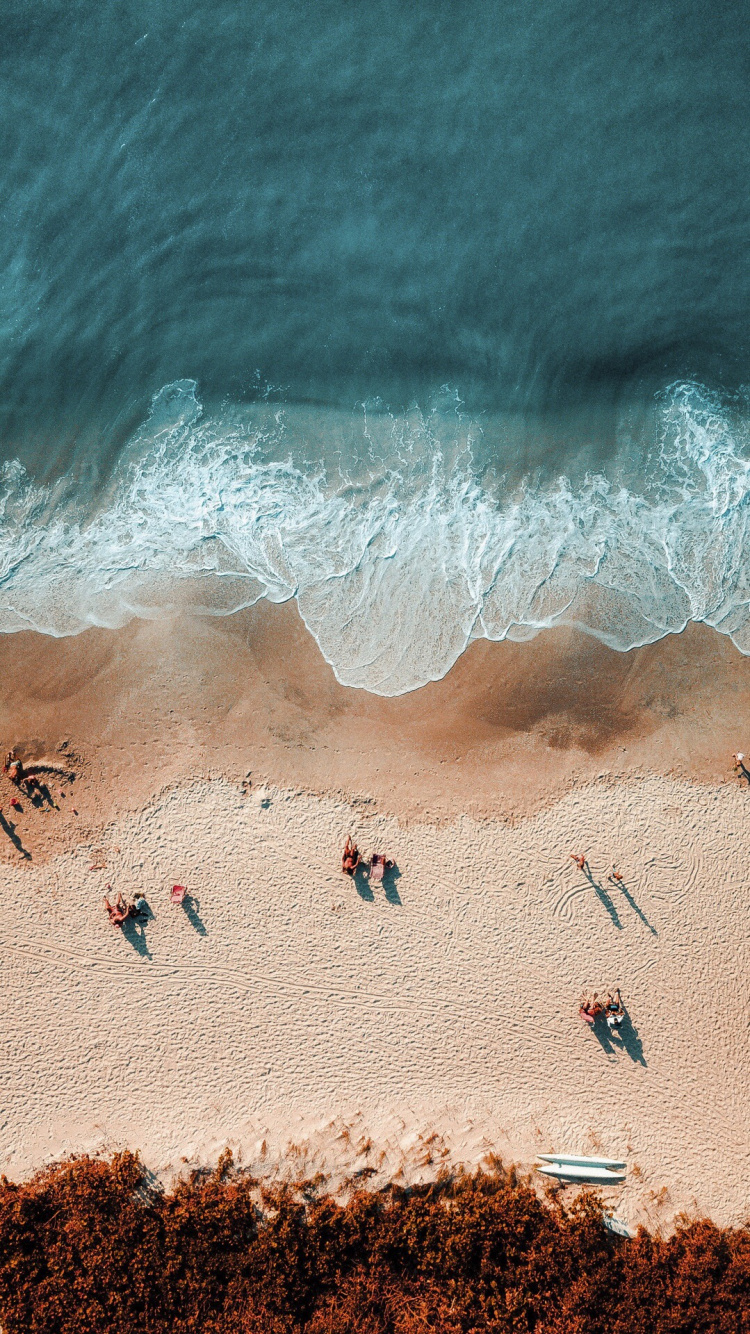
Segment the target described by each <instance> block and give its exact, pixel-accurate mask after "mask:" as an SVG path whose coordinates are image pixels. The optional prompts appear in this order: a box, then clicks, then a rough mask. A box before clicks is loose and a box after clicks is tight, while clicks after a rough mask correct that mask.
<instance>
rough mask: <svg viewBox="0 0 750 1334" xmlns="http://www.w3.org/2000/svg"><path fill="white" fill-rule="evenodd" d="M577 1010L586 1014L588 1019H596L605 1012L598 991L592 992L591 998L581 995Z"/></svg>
mask: <svg viewBox="0 0 750 1334" xmlns="http://www.w3.org/2000/svg"><path fill="white" fill-rule="evenodd" d="M579 1012H580V1013H581V1014H587V1015H588V1017H589V1019H598V1018H599V1015H600V1014H605V1013H606V1011H605V1008H604V1006H603V1004H602V1002H601V1001H600V1000H599V993H598V991H595V992H594V994H593V996H592V997H591V1000H589V998H588V996H583V997H582V998H581V1004H580V1007H579Z"/></svg>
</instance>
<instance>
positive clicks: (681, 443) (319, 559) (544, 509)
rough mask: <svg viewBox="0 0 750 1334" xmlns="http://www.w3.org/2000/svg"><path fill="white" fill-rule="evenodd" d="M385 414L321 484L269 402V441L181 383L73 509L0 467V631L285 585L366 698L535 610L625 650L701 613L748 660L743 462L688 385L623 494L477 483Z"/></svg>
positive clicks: (231, 600) (516, 626)
mask: <svg viewBox="0 0 750 1334" xmlns="http://www.w3.org/2000/svg"><path fill="white" fill-rule="evenodd" d="M367 429H368V428H367V423H366V422H365V425H364V432H365V435H367ZM391 429H392V431H393V441H392V443H393V445H394V449H393V457H392V459H391V463H390V465H389V467H387V468H386V469H383V468H382V467H381V468H380V470H379V471H378V472H377V475H373V477H372V479H371V484H363V483H362V481H361V479H360V480H358V481H352V480H351V479H347V478H346V477H342V476H341V475H337V476H336V477H335V478H334V477H332V476H330V475H328V476H327V475H326V471H325V469H324V468H323V466H322V465H321V466H320V467H319V468H318V470H317V471H312V470H309V469H308V470H303V469H302V468H301V467H300V466H299V465H296V464H295V463H294V462H292V461H291V460H287V461H283V460H281V459H280V457H279V456H280V455H281V453H282V452H283V448H284V445H285V442H286V440H287V439H288V436H286V435H285V432H286V426H285V418H284V413H283V410H282V409H279V411H278V414H277V418H276V423H275V427H274V431H275V435H272V436H269V432H268V427H267V426H266V427H264V428H263V429H262V430H261V429H260V428H258V427H254V428H253V427H247V426H245V427H242V426H238V425H236V424H234V425H233V424H231V423H229V424H228V423H226V422H224V423H222V421H221V420H212V419H210V418H204V416H203V413H202V409H201V405H200V403H199V402H198V400H197V398H196V385H195V383H194V382H193V381H189V380H184V381H178V382H176V383H175V384H172V385H167V386H166V387H165V388H164V389H162V390H161V392H160V393H159V394H157V395H156V397H155V399H154V402H153V406H152V412H151V415H150V417H149V420H148V422H147V423H146V424H145V426H144V427H143V428H142V430H141V431H140V432H139V433H138V435H137V437H136V439H135V440H134V441H133V442H132V445H131V448H130V449H129V450H128V452H127V455H126V456H124V458H123V459H122V461H121V463H120V465H119V467H118V470H117V472H116V474H115V476H114V478H113V480H112V484H111V487H110V490H109V493H108V496H107V497H106V499H105V502H104V503H103V504H101V505H100V507H99V508H98V510H97V512H96V513H95V514H92V515H87V516H84V517H82V516H81V515H80V514H77V513H76V511H75V509H74V508H73V506H72V504H71V503H70V502H63V503H61V504H59V505H58V506H57V508H55V507H54V495H53V493H52V492H51V491H50V490H49V489H46V488H43V487H39V486H36V485H35V484H33V483H32V482H31V481H30V480H29V478H28V477H27V476H26V474H25V473H24V471H23V469H22V468H21V466H20V464H18V463H14V464H10V465H6V467H5V470H4V473H3V476H2V494H1V495H0V630H4V631H14V630H20V629H36V630H39V631H41V632H43V633H45V634H51V635H69V634H76V633H78V632H80V631H82V630H84V629H86V628H88V627H90V626H92V625H99V626H111V627H116V626H122V625H124V624H125V623H126V622H127V621H128V620H130V619H132V618H133V617H134V616H141V617H144V616H148V617H151V616H157V615H160V614H164V613H165V612H170V611H173V610H174V609H175V608H178V607H182V606H186V605H187V606H190V607H192V608H193V609H194V610H198V611H203V612H206V613H211V614H228V613H230V612H232V611H235V610H238V609H239V608H240V607H245V606H249V605H251V604H252V603H254V602H256V601H257V600H258V599H259V598H262V597H265V598H268V599H270V600H271V601H272V602H283V601H285V600H287V599H289V598H292V597H294V598H296V599H297V602H298V605H299V609H300V612H301V614H302V617H303V619H304V621H305V624H306V625H307V627H308V629H309V630H310V631H311V633H312V634H313V635H314V636H315V639H316V640H317V642H318V644H319V646H320V648H321V651H322V652H323V654H324V656H325V658H326V659H327V661H328V662H329V663H330V664H331V665H332V667H333V669H334V671H335V673H336V676H337V677H338V679H339V681H341V682H342V683H344V684H345V685H350V686H359V687H362V688H364V689H366V690H369V691H373V692H375V693H377V694H382V695H398V694H402V693H404V692H406V691H408V690H413V689H415V688H416V687H418V686H420V685H423V684H425V683H426V682H427V681H430V680H437V679H439V678H440V677H442V676H444V675H445V673H446V672H447V671H448V670H449V669H450V667H451V666H452V665H453V663H454V662H455V661H456V659H457V658H458V657H459V655H460V654H461V653H462V652H463V650H464V649H465V648H466V646H467V644H468V642H469V641H470V639H472V638H478V637H482V636H484V637H486V638H488V639H497V640H499V639H504V638H509V639H516V640H523V639H529V638H531V637H532V636H533V635H535V634H537V633H538V632H539V630H541V629H544V628H547V627H551V626H555V625H573V626H577V627H579V628H581V629H583V630H585V631H587V632H589V633H591V634H593V635H596V636H597V637H598V638H599V639H601V640H603V641H604V642H605V643H606V644H609V645H611V646H612V647H614V648H617V649H622V650H626V649H630V648H632V647H635V646H637V645H641V644H646V643H650V642H652V641H654V640H656V639H659V638H661V637H662V636H664V635H666V634H670V633H674V632H677V631H680V630H682V629H684V627H685V625H686V624H687V622H688V621H689V620H694V621H705V622H707V623H708V624H709V625H712V626H714V627H715V628H716V629H717V630H719V631H721V632H722V633H723V634H728V635H730V636H731V638H732V640H733V641H734V643H735V644H736V645H737V647H738V648H739V649H740V651H741V652H743V653H750V580H749V579H748V561H747V558H746V527H747V521H748V520H747V516H748V503H749V497H750V476H749V468H750V465H749V464H748V461H747V459H746V458H745V457H744V454H743V448H742V445H743V442H742V441H740V440H738V429H739V428H738V426H737V423H736V422H735V421H732V422H731V423H730V417H729V415H728V412H727V411H726V410H725V409H724V408H723V407H722V404H721V402H720V401H719V399H718V398H717V397H716V396H714V395H712V394H710V393H709V392H708V391H706V390H705V389H703V388H702V387H701V386H698V385H694V384H678V385H673V386H671V387H670V389H669V391H667V392H666V393H665V395H664V400H663V404H662V412H661V426H660V434H659V441H658V447H657V449H656V451H655V453H654V455H653V457H652V460H651V465H650V466H651V475H650V476H649V478H648V485H647V487H646V488H645V494H643V495H638V494H634V493H632V492H631V491H629V490H628V489H627V488H625V487H622V486H615V485H614V484H612V483H611V482H610V481H608V480H607V479H606V478H605V477H603V476H601V475H593V476H588V477H587V478H586V479H585V481H584V482H583V483H582V484H581V485H579V486H577V487H575V488H574V487H573V486H572V485H571V484H570V482H568V481H567V480H566V479H565V478H564V477H560V478H558V479H557V481H556V482H555V483H554V484H552V485H548V486H544V487H542V486H532V485H527V486H526V487H524V488H521V489H520V490H518V491H517V492H514V493H512V494H507V495H505V496H503V495H502V493H500V494H499V495H498V494H490V493H489V492H488V491H487V490H485V489H484V488H483V487H482V485H481V484H480V483H479V482H478V481H477V480H476V479H475V477H474V476H473V475H472V471H471V469H470V467H469V466H468V462H467V458H466V454H465V453H464V454H461V453H459V455H458V460H457V461H456V462H453V463H451V464H450V466H449V465H448V464H447V463H446V461H445V455H444V453H443V452H441V450H440V449H439V448H434V449H431V445H432V444H433V443H434V442H432V441H431V438H430V426H429V421H424V420H422V419H421V418H417V419H416V420H415V419H412V420H411V421H410V422H409V423H408V424H405V419H402V421H401V423H400V424H399V423H392V425H391ZM417 437H419V439H418V443H419V449H418V450H416V449H415V439H417ZM269 446H270V447H272V448H271V450H270V452H274V457H275V461H273V459H270V460H269ZM410 451H411V452H410ZM426 458H427V459H429V466H428V467H425V459H426ZM410 460H411V462H410ZM415 460H416V461H415ZM328 471H329V473H330V469H329V470H328Z"/></svg>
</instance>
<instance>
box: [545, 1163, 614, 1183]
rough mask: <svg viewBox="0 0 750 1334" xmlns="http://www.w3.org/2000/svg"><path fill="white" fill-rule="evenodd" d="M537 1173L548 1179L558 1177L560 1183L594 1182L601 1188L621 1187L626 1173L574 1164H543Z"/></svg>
mask: <svg viewBox="0 0 750 1334" xmlns="http://www.w3.org/2000/svg"><path fill="white" fill-rule="evenodd" d="M536 1170H537V1172H542V1173H543V1174H544V1176H546V1177H556V1178H557V1180H558V1181H592V1182H596V1183H597V1184H598V1185H600V1186H606V1185H609V1186H619V1185H620V1183H621V1182H623V1181H624V1180H625V1173H624V1172H614V1171H613V1170H612V1168H611V1167H584V1166H583V1165H582V1164H581V1165H579V1166H576V1165H575V1164H574V1163H558V1162H554V1163H541V1164H538V1165H537V1169H536Z"/></svg>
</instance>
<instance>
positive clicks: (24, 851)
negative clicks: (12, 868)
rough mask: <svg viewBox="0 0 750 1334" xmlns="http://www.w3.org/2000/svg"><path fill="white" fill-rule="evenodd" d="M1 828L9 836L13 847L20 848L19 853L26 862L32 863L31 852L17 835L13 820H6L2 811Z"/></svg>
mask: <svg viewBox="0 0 750 1334" xmlns="http://www.w3.org/2000/svg"><path fill="white" fill-rule="evenodd" d="M0 828H2V830H3V832H4V833H6V834H7V835H8V838H9V839H10V841H11V843H12V844H13V847H14V848H18V851H19V852H20V854H21V856H22V857H25V858H26V860H27V861H29V862H30V861H31V853H30V852H29V850H28V848H25V847H24V846H23V843H22V842H21V839H20V837H19V835H18V834H17V833H16V826H15V825H14V824H13V822H12V820H6V818H5V816H4V815H3V813H2V811H0Z"/></svg>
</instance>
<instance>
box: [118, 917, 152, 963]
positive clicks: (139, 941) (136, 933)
mask: <svg viewBox="0 0 750 1334" xmlns="http://www.w3.org/2000/svg"><path fill="white" fill-rule="evenodd" d="M120 929H121V931H122V934H123V935H124V937H125V939H126V940H127V942H128V944H129V945H132V946H133V949H134V950H135V952H136V954H140V956H141V958H142V959H150V958H151V952H150V950H149V948H148V944H147V941H146V934H145V932H144V930H143V922H139V921H138V920H137V919H136V918H133V917H126V918H125V921H124V922H123V924H122V926H121V928H120Z"/></svg>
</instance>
